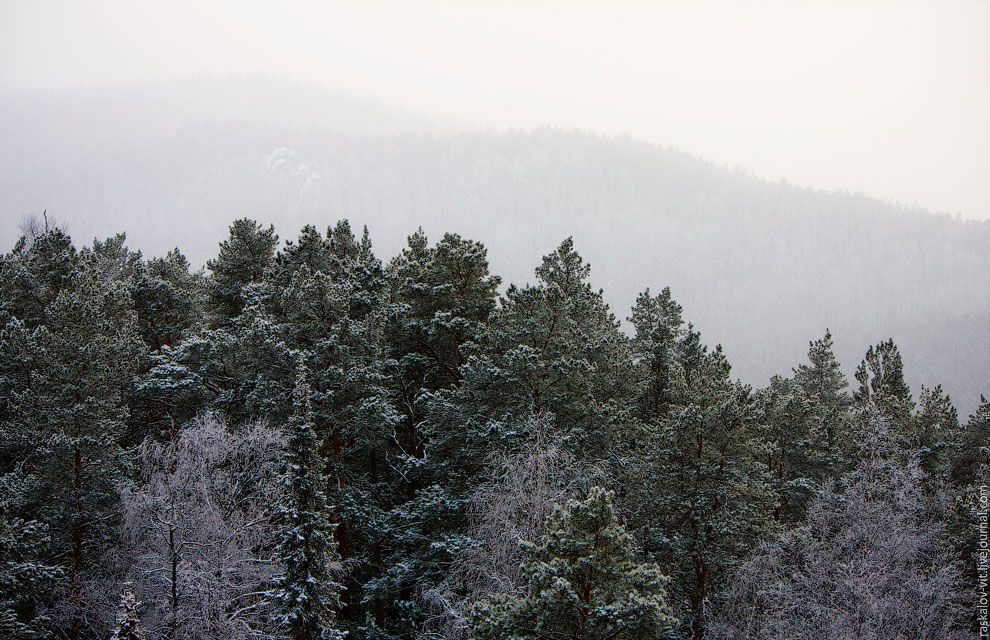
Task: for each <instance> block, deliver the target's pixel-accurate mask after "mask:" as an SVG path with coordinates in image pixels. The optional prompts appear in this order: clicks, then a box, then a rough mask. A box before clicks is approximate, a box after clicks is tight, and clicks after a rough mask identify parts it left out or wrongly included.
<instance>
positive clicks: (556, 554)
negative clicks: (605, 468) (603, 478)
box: [471, 487, 676, 640]
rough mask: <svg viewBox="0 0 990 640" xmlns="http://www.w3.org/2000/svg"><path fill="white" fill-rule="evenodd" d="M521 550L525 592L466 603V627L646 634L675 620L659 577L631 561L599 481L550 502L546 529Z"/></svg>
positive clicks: (644, 639) (499, 634) (534, 635)
mask: <svg viewBox="0 0 990 640" xmlns="http://www.w3.org/2000/svg"><path fill="white" fill-rule="evenodd" d="M523 549H524V553H525V556H526V558H527V560H526V561H525V564H524V566H523V574H524V576H525V582H526V587H525V591H524V592H523V593H521V594H507V595H496V596H492V597H489V598H487V599H485V600H483V601H481V602H479V603H478V604H476V605H475V606H474V608H473V610H472V612H471V613H472V615H471V626H472V627H473V629H474V630H475V632H476V633H477V634H478V636H479V637H480V638H492V639H501V638H519V639H522V638H527V639H528V638H531V639H534V640H536V639H540V640H554V639H558V638H571V639H574V640H609V639H613V638H614V639H616V640H632V639H641V640H653V639H655V638H658V637H662V635H664V634H665V633H667V632H668V631H670V630H671V629H672V628H673V627H674V626H675V624H676V620H675V619H674V617H673V616H672V615H671V610H670V607H669V606H668V605H667V603H666V601H665V597H666V593H665V584H666V582H667V579H666V577H664V576H663V574H661V573H660V570H659V568H657V567H656V566H654V565H651V564H646V563H641V562H639V561H638V560H637V559H636V554H635V551H634V548H633V540H632V537H631V536H630V535H629V534H628V533H626V531H625V528H624V527H623V526H622V525H621V523H619V521H618V518H617V516H616V513H615V509H614V507H613V505H612V495H611V494H610V493H609V492H606V491H605V490H604V489H602V488H601V487H594V488H592V489H591V491H590V492H589V494H588V496H587V498H585V499H583V500H568V501H567V503H566V504H564V505H559V506H557V507H556V508H555V509H554V512H553V514H552V515H551V516H550V518H549V520H548V523H547V534H546V535H545V536H544V537H543V538H541V540H540V541H539V542H537V543H533V542H523Z"/></svg>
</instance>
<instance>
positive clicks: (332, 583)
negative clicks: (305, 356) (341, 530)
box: [271, 366, 344, 640]
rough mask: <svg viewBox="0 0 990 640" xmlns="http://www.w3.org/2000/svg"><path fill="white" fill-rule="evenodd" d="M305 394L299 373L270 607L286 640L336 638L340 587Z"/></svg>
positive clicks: (305, 386)
mask: <svg viewBox="0 0 990 640" xmlns="http://www.w3.org/2000/svg"><path fill="white" fill-rule="evenodd" d="M310 394H311V390H310V387H309V384H308V383H307V382H306V369H305V367H303V366H300V367H299V371H298V374H297V378H296V389H295V392H294V394H293V415H292V418H291V420H290V421H289V427H288V430H289V434H288V442H287V444H286V463H287V466H286V476H285V482H286V505H285V507H284V508H283V509H282V511H281V515H280V521H281V526H282V533H281V537H280V542H279V546H278V551H277V555H278V557H279V559H280V560H281V561H282V563H283V564H284V565H285V571H284V573H283V574H282V575H281V576H279V577H278V578H277V579H276V581H275V588H274V590H273V592H272V596H271V598H272V601H273V604H274V606H275V607H276V609H277V614H276V615H277V617H278V618H279V620H280V621H281V622H282V623H283V625H284V626H285V630H286V636H287V637H289V638H291V639H292V640H328V639H331V638H342V637H343V636H344V634H342V633H341V632H340V631H339V630H337V628H336V623H335V615H336V611H337V610H338V609H339V608H340V591H341V586H340V584H339V583H338V582H337V580H336V576H335V575H334V573H335V570H334V564H335V563H336V562H337V561H338V560H339V556H338V555H337V549H336V544H335V542H334V539H333V528H332V527H331V525H330V522H329V521H328V519H327V517H328V514H329V510H330V507H329V506H328V504H327V499H326V493H325V484H326V482H325V479H324V477H323V473H322V470H321V468H320V467H321V464H320V460H319V457H318V454H317V446H318V439H317V436H316V433H315V431H314V429H313V423H312V409H311V401H310Z"/></svg>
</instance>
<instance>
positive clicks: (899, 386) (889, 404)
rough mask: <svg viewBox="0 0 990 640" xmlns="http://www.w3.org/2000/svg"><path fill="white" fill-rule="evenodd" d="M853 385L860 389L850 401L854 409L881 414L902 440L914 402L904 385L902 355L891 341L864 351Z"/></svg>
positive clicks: (892, 340) (907, 427) (907, 428)
mask: <svg viewBox="0 0 990 640" xmlns="http://www.w3.org/2000/svg"><path fill="white" fill-rule="evenodd" d="M856 381H857V382H859V389H857V390H856V391H855V392H854V393H853V399H854V400H855V401H856V403H857V405H858V406H859V407H860V408H866V407H869V406H873V407H876V408H877V409H879V410H881V411H882V412H883V413H884V415H886V416H887V417H888V418H889V419H890V420H891V422H892V424H893V427H894V429H895V431H897V432H899V433H900V434H901V437H905V436H906V435H907V434H906V432H907V431H908V430H909V429H910V421H911V411H912V410H913V409H914V402H913V401H912V400H911V390H910V389H909V388H908V386H907V383H906V382H905V381H904V363H903V362H902V361H901V352H900V350H899V349H898V348H897V345H896V344H894V339H893V338H890V339H889V340H887V341H886V342H881V343H879V344H877V345H875V346H871V347H870V348H869V349H867V351H866V356H865V357H864V358H863V361H862V362H861V363H860V365H859V366H858V367H857V368H856Z"/></svg>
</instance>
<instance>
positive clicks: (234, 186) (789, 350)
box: [0, 79, 990, 414]
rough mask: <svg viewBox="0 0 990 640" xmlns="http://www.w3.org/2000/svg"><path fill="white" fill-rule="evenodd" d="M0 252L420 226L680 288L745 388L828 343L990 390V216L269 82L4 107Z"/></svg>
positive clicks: (954, 387)
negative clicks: (29, 235)
mask: <svg viewBox="0 0 990 640" xmlns="http://www.w3.org/2000/svg"><path fill="white" fill-rule="evenodd" d="M0 114H2V118H0V139H3V140H4V144H3V145H2V146H0V193H2V194H3V196H2V199H0V216H2V219H3V221H4V224H3V225H2V228H0V242H2V245H3V248H4V250H5V251H7V250H9V249H10V247H12V246H13V244H14V242H15V241H16V237H17V236H18V234H19V232H18V223H19V222H20V221H21V219H22V218H23V216H25V215H27V214H40V213H41V212H42V211H43V210H47V211H48V213H49V214H50V215H52V216H54V217H55V218H56V219H57V220H58V221H59V222H61V223H64V224H65V225H66V226H67V227H68V229H69V231H70V233H71V234H72V235H73V237H74V238H75V240H76V241H77V242H79V243H87V244H88V243H89V242H90V241H91V239H92V238H93V237H100V238H102V237H105V236H107V235H112V234H114V233H117V232H120V231H125V232H126V233H127V235H128V241H129V244H130V246H131V247H132V248H135V249H140V250H142V251H143V252H144V253H145V254H146V255H161V254H163V253H164V252H166V251H168V250H169V249H171V248H172V247H176V246H177V247H179V248H180V249H181V250H182V251H183V252H184V253H185V254H186V255H187V256H189V258H190V260H191V261H192V262H193V264H195V265H203V264H205V262H206V260H207V259H208V258H210V257H212V256H213V255H214V254H215V253H216V248H217V243H218V242H220V241H221V240H222V239H223V238H224V237H225V236H226V230H227V226H228V225H229V223H230V222H231V221H232V220H233V219H234V218H237V217H243V216H248V217H252V218H255V219H257V220H259V221H262V222H265V223H268V222H271V223H273V224H275V226H276V229H277V231H278V233H279V236H280V237H281V238H282V239H283V240H285V239H293V238H294V237H295V235H296V234H297V232H298V231H299V229H300V227H302V225H304V224H307V223H311V224H314V225H316V226H317V227H320V228H323V227H326V226H327V225H330V224H332V223H333V222H334V221H336V220H337V219H340V218H347V219H349V220H350V221H351V223H352V225H354V226H356V227H358V228H360V226H361V225H367V226H368V228H369V230H370V232H371V237H372V240H373V242H374V243H375V248H376V252H377V253H378V254H379V255H380V256H382V257H383V259H387V258H388V257H390V256H392V255H394V254H395V253H397V252H398V251H399V250H400V248H401V247H402V246H403V244H404V242H405V238H406V236H407V235H409V234H410V233H412V232H413V231H415V229H416V228H417V227H420V226H422V227H423V229H424V230H425V231H426V232H427V233H428V235H429V236H431V238H437V237H438V236H439V235H440V234H442V233H444V232H446V231H452V232H457V233H460V234H462V235H464V236H468V237H471V238H474V239H477V240H480V241H482V242H483V243H484V244H485V245H486V246H487V248H488V252H489V258H490V261H491V264H492V268H493V271H494V272H495V273H498V274H500V275H501V276H502V277H503V281H504V282H514V283H519V284H522V283H525V282H526V281H528V280H531V279H532V273H533V268H534V267H535V266H536V265H537V264H538V263H539V259H540V256H541V255H543V254H545V253H547V252H549V251H550V250H551V249H552V248H554V247H555V246H556V245H557V244H558V243H559V242H560V240H561V239H563V238H564V237H567V236H574V239H575V244H576V247H577V249H578V250H579V251H580V252H581V254H582V255H583V256H584V258H585V259H586V260H587V261H588V262H590V264H591V266H592V282H593V283H594V284H595V286H596V287H601V288H603V289H604V291H605V295H606V298H607V300H608V301H609V303H610V305H611V307H612V309H613V311H614V312H615V314H616V316H617V317H618V318H620V319H624V318H625V317H626V315H627V314H628V310H629V308H630V306H631V305H632V303H633V300H634V298H635V296H636V294H637V293H638V292H640V291H642V290H643V289H645V288H647V287H649V288H650V289H651V290H653V291H658V290H660V289H661V288H663V287H664V286H670V287H671V289H672V292H673V295H674V297H675V298H676V299H677V300H678V301H680V302H681V303H682V304H683V305H684V307H685V317H686V318H687V319H689V320H691V321H693V322H694V323H695V325H696V326H697V327H698V328H700V329H701V331H702V332H703V339H704V340H705V341H706V342H708V343H709V344H713V345H714V344H715V343H721V344H723V346H724V347H725V349H726V351H727V353H728V356H729V359H730V361H731V362H732V364H733V366H734V372H735V375H738V376H740V377H741V378H742V379H743V380H745V381H747V382H750V383H752V384H755V385H761V386H762V385H764V384H765V383H766V381H767V379H768V378H769V376H771V375H773V374H781V375H787V374H789V373H790V369H791V367H793V366H795V365H797V364H798V363H799V362H801V361H803V359H804V353H805V351H806V350H807V343H808V341H809V340H812V339H815V338H818V337H820V336H821V335H822V334H823V333H824V332H825V329H826V327H828V328H830V329H831V330H832V333H833V334H834V335H835V338H836V348H837V353H838V356H839V358H840V361H841V362H842V363H843V365H844V367H845V369H846V372H847V374H848V375H850V376H851V373H852V370H853V369H854V368H855V365H856V364H857V363H858V362H859V360H860V358H862V355H863V353H864V351H865V350H866V348H867V346H868V345H869V344H873V343H876V342H878V341H880V340H882V339H885V338H887V337H889V336H892V337H893V338H894V339H895V341H897V343H898V345H899V346H900V347H901V350H902V352H903V353H904V358H905V365H906V366H905V369H906V372H907V375H908V382H910V383H911V384H912V387H913V388H914V390H915V392H916V393H917V392H918V391H919V390H920V385H921V384H926V385H934V384H936V383H942V384H943V386H944V387H946V389H947V391H948V392H949V393H950V394H951V396H952V398H953V400H954V401H955V402H956V404H957V405H958V406H959V408H960V410H961V413H964V414H965V413H967V412H968V411H969V410H971V409H972V408H974V407H975V405H976V403H977V401H978V399H979V394H980V393H988V392H990V222H986V221H984V222H977V221H964V220H961V219H959V218H958V217H950V216H947V215H942V214H938V213H932V212H929V211H924V210H916V209H910V210H909V209H905V208H903V207H901V206H898V205H897V204H894V203H890V202H884V201H879V200H876V199H872V198H870V197H868V196H865V195H860V194H852V193H844V192H824V191H816V190H812V189H807V188H799V187H795V186H792V185H788V184H786V183H781V182H767V181H764V180H761V179H760V178H759V177H757V176H754V175H752V174H750V173H748V172H746V171H742V170H732V169H728V168H726V167H723V166H719V165H716V164H713V163H710V162H707V161H705V160H703V159H699V158H697V157H694V156H691V155H689V154H687V153H684V152H680V151H675V150H672V149H668V148H664V147H661V146H657V145H653V144H648V143H644V142H640V141H637V140H635V139H632V138H629V137H607V136H600V135H594V134H590V133H585V132H581V131H576V130H562V129H552V128H544V129H536V130H500V131H496V130H482V129H479V128H475V127H472V126H470V125H468V124H465V123H462V122H450V121H447V120H445V119H439V118H433V117H430V116H428V115H422V114H409V113H406V112H403V111H398V110H392V109H390V108H388V107H387V106H385V105H382V104H380V103H377V102H373V101H364V100H360V99H356V98H351V97H347V96H341V95H332V94H326V93H323V92H321V91H319V90H316V89H312V88H309V87H307V86H306V85H300V84H287V83H283V82H280V81H275V80H258V79H225V80H200V81H186V82H176V83H149V84H141V85H127V86H107V87H102V88H92V89H82V90H71V91H57V92H33V93H6V94H3V95H2V96H0Z"/></svg>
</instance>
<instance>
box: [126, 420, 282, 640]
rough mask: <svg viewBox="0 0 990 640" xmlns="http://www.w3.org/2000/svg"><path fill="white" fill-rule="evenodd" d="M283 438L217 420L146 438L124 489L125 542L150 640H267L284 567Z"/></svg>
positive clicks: (260, 426) (268, 431)
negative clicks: (272, 596) (164, 437)
mask: <svg viewBox="0 0 990 640" xmlns="http://www.w3.org/2000/svg"><path fill="white" fill-rule="evenodd" d="M282 445H283V441H282V436H281V434H280V433H279V432H278V431H277V430H275V429H272V428H269V427H267V426H265V425H264V424H260V423H256V424H252V425H248V426H245V427H242V428H240V429H239V430H237V431H236V432H231V431H230V430H228V429H227V428H226V426H225V425H224V424H223V422H221V421H220V420H218V419H217V418H216V417H214V416H207V417H204V418H202V419H200V420H199V421H198V422H197V424H195V426H193V427H191V428H187V429H183V430H180V431H179V432H178V433H177V434H176V435H175V436H174V437H173V438H172V439H171V441H169V442H167V443H159V442H156V441H154V440H151V439H149V440H147V441H146V442H145V443H144V444H143V445H142V446H141V450H140V461H141V480H142V482H141V483H140V484H138V485H136V486H130V487H127V488H125V490H124V491H123V496H122V500H123V511H124V539H125V541H126V545H127V548H126V551H127V553H128V555H130V556H131V557H132V562H133V575H132V576H131V577H132V579H133V581H134V590H135V593H136V595H137V596H138V597H139V598H140V599H141V600H142V601H144V603H145V604H146V605H147V607H148V611H147V613H146V614H144V615H143V621H144V627H145V629H146V633H147V634H148V636H149V637H150V638H170V639H172V640H178V639H182V638H189V639H190V640H191V639H195V638H216V639H227V638H229V639H235V638H237V639H241V638H251V637H268V635H269V633H268V632H269V629H268V626H269V625H268V623H267V621H266V612H265V597H264V596H265V589H266V588H267V585H268V583H269V581H270V580H271V578H272V577H273V576H274V575H275V574H276V573H277V571H278V567H277V563H276V561H275V559H274V558H273V556H272V551H273V542H274V540H275V535H274V528H273V526H272V523H271V516H272V514H273V511H274V508H275V507H276V506H277V505H278V503H279V499H280V495H281V491H282V486H281V484H280V483H279V482H278V473H279V464H278V459H279V455H280V451H281V450H282Z"/></svg>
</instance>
